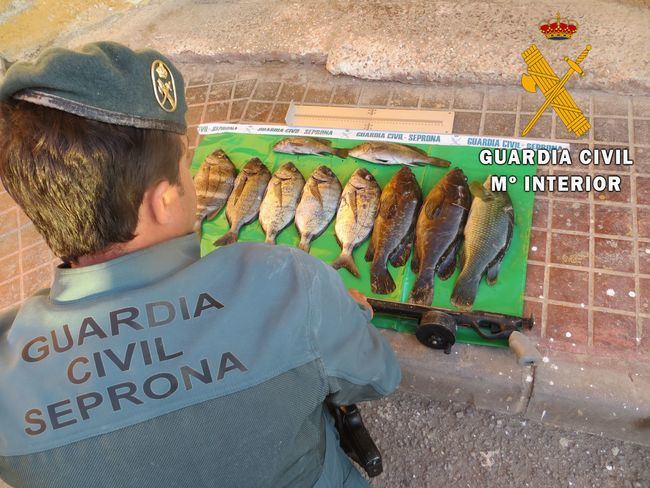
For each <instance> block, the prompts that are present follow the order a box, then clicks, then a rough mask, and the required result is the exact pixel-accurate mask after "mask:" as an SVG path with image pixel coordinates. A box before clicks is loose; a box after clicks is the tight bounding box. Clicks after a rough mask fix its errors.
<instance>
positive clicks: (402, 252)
mask: <svg viewBox="0 0 650 488" xmlns="http://www.w3.org/2000/svg"><path fill="white" fill-rule="evenodd" d="M412 247H413V234H411V233H408V234H406V236H405V237H404V239H402V242H400V243H399V246H397V247H396V248H395V250H394V251H393V254H391V255H390V257H389V258H388V260H389V261H390V264H392V265H393V266H395V267H396V268H401V267H402V266H404V265H405V264H406V261H408V260H409V256H410V255H411V248H412Z"/></svg>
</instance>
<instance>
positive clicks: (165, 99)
mask: <svg viewBox="0 0 650 488" xmlns="http://www.w3.org/2000/svg"><path fill="white" fill-rule="evenodd" d="M151 81H152V82H153V92H154V95H155V96H156V101H157V102H158V105H160V107H161V108H162V109H163V110H164V111H165V112H173V111H174V110H176V83H175V82H174V76H173V75H172V72H171V70H170V69H169V68H168V67H167V65H166V64H165V63H163V62H162V61H160V60H159V59H157V60H156V61H154V62H153V63H151Z"/></svg>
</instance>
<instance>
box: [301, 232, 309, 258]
mask: <svg viewBox="0 0 650 488" xmlns="http://www.w3.org/2000/svg"><path fill="white" fill-rule="evenodd" d="M298 247H299V248H300V249H302V250H303V251H305V252H306V253H309V248H310V247H311V237H310V236H308V235H306V234H305V235H302V236H300V244H298Z"/></svg>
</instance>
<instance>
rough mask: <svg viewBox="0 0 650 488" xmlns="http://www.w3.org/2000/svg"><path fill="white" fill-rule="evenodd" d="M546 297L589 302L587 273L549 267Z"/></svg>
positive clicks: (573, 301)
mask: <svg viewBox="0 0 650 488" xmlns="http://www.w3.org/2000/svg"><path fill="white" fill-rule="evenodd" d="M548 298H550V299H551V300H560V301H563V302H569V303H577V304H581V303H584V304H585V305H586V304H587V303H589V273H588V272H587V271H575V270H572V269H561V268H555V267H551V268H550V275H549V290H548Z"/></svg>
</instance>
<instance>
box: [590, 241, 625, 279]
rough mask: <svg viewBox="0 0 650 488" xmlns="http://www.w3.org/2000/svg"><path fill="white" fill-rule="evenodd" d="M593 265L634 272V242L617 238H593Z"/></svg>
mask: <svg viewBox="0 0 650 488" xmlns="http://www.w3.org/2000/svg"><path fill="white" fill-rule="evenodd" d="M594 244H595V246H594V250H595V252H594V267H595V268H601V269H607V270H611V271H627V272H629V273H634V243H633V242H632V241H620V240H617V239H603V238H600V237H596V238H595V240H594Z"/></svg>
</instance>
